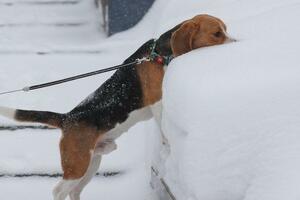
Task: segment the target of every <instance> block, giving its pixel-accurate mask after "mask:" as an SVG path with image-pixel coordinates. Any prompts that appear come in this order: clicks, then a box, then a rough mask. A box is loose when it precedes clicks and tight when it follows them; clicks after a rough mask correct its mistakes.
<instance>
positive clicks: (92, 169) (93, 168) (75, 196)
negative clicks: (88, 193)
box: [69, 154, 102, 200]
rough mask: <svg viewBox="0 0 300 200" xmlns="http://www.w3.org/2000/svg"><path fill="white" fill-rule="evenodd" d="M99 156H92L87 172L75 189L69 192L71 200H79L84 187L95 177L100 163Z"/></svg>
mask: <svg viewBox="0 0 300 200" xmlns="http://www.w3.org/2000/svg"><path fill="white" fill-rule="evenodd" d="M101 158H102V156H101V155H96V154H94V155H93V156H92V159H91V162H90V165H89V168H88V170H87V171H86V173H85V175H84V176H83V178H82V179H81V180H80V182H79V183H78V184H77V186H76V187H74V188H73V190H72V191H71V192H70V194H69V196H70V199H71V200H80V194H81V192H82V190H83V189H84V187H85V186H86V185H87V184H88V183H89V182H90V181H91V180H92V178H93V177H94V176H95V174H96V172H97V170H98V168H99V166H100V163H101Z"/></svg>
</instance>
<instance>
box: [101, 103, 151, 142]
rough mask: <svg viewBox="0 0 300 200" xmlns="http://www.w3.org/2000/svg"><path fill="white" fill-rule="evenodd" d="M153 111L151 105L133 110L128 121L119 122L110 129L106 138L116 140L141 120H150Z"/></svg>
mask: <svg viewBox="0 0 300 200" xmlns="http://www.w3.org/2000/svg"><path fill="white" fill-rule="evenodd" d="M152 116H153V115H152V112H151V110H150V108H149V107H145V108H142V109H139V110H135V111H133V112H131V113H130V114H129V116H128V118H127V119H126V121H124V122H122V123H121V124H118V125H117V126H116V127H115V128H113V129H112V130H110V131H108V132H107V133H106V134H105V136H104V138H103V139H104V141H105V140H111V141H113V140H115V139H117V138H118V137H120V136H121V135H122V134H123V133H125V132H127V131H128V130H129V128H131V127H132V126H134V125H135V124H136V123H138V122H140V121H145V120H148V119H150V118H151V117H152Z"/></svg>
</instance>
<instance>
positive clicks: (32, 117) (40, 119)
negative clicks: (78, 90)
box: [0, 106, 65, 128]
mask: <svg viewBox="0 0 300 200" xmlns="http://www.w3.org/2000/svg"><path fill="white" fill-rule="evenodd" d="M0 115H2V116H4V117H7V118H10V119H14V120H17V121H20V122H37V123H42V124H47V125H50V126H53V127H56V128H62V125H63V119H64V116H65V115H64V114H60V113H54V112H48V111H34V110H19V109H13V108H7V107H1V106H0Z"/></svg>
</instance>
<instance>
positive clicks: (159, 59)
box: [149, 40, 174, 65]
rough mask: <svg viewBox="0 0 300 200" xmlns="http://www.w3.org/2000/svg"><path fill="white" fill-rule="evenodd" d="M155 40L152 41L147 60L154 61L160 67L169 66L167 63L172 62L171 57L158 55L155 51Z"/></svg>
mask: <svg viewBox="0 0 300 200" xmlns="http://www.w3.org/2000/svg"><path fill="white" fill-rule="evenodd" d="M156 45H157V40H154V41H153V44H152V46H151V52H150V55H149V58H150V60H151V61H154V62H156V63H158V64H160V65H169V63H170V62H171V61H172V60H173V58H174V56H173V55H168V56H165V55H160V54H159V53H158V52H157V50H156Z"/></svg>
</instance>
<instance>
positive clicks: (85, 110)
mask: <svg viewBox="0 0 300 200" xmlns="http://www.w3.org/2000/svg"><path fill="white" fill-rule="evenodd" d="M229 40H231V39H230V38H229V37H228V35H227V33H226V26H225V24H224V23H223V22H222V21H221V20H220V19H218V18H216V17H213V16H209V15H197V16H195V17H194V18H192V19H190V20H187V21H184V22H182V23H181V24H179V25H177V26H175V27H174V28H172V29H171V30H169V31H167V32H166V33H164V34H162V35H161V36H160V37H159V39H158V40H153V39H152V40H149V41H147V42H146V43H144V44H143V45H142V46H141V47H140V48H139V49H138V50H137V51H136V52H135V53H134V54H133V55H131V56H130V57H129V58H128V59H127V60H125V61H124V63H130V62H133V61H135V60H136V59H138V58H142V57H148V56H150V54H153V55H155V56H154V57H155V59H152V60H150V61H146V62H143V63H141V64H136V65H130V66H127V67H124V68H121V69H119V70H117V71H116V72H115V73H114V74H113V75H112V76H111V77H110V78H109V79H108V80H107V81H106V82H105V83H103V84H102V85H101V86H100V87H99V88H98V89H97V90H96V91H95V92H94V93H92V94H91V95H90V96H88V97H87V98H86V99H85V100H83V101H82V102H81V103H80V104H79V105H78V106H76V107H75V108H74V109H73V110H71V111H70V112H68V113H64V114H60V113H54V112H48V111H32V110H20V109H11V108H7V107H0V114H1V115H3V116H6V117H8V118H12V119H15V120H17V121H21V122H38V123H43V124H47V125H50V126H53V127H57V128H59V129H61V131H62V137H61V140H60V145H59V147H60V155H61V165H62V169H63V179H62V180H61V181H60V182H59V183H58V184H57V186H56V187H55V188H54V190H53V195H54V200H64V199H65V198H66V197H67V196H68V195H69V196H70V199H71V200H79V199H80V193H81V191H82V190H83V188H84V187H85V186H86V185H87V184H88V183H89V181H90V180H91V179H92V177H93V176H94V175H95V173H96V171H97V169H98V167H99V165H100V161H101V156H102V155H104V154H108V153H110V152H112V151H113V150H115V149H116V148H117V146H116V144H115V139H117V138H118V137H119V136H120V135H121V134H122V133H124V132H126V131H127V130H128V129H129V128H130V127H132V126H133V125H134V124H136V123H137V122H139V121H142V120H147V119H149V118H151V117H152V113H151V110H150V109H149V107H150V106H151V105H153V104H154V103H156V102H158V101H159V100H160V99H161V97H162V81H163V77H164V65H165V64H166V62H167V61H169V60H170V58H172V57H177V56H180V55H182V54H184V53H187V52H189V51H191V50H193V49H197V48H200V47H205V46H212V45H218V44H223V43H225V42H226V41H229Z"/></svg>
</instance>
